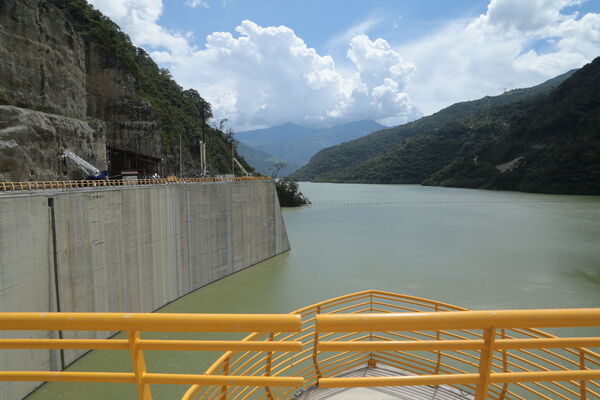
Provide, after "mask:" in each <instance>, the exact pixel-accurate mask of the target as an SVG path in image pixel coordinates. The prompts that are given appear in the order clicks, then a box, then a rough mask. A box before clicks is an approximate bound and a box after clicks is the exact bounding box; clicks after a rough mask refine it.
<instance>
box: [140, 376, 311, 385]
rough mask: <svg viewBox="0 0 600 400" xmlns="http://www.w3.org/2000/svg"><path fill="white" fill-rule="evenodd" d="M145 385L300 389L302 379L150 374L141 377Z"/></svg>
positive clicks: (302, 382)
mask: <svg viewBox="0 0 600 400" xmlns="http://www.w3.org/2000/svg"><path fill="white" fill-rule="evenodd" d="M142 380H143V382H144V383H146V384H175V385H181V384H189V385H193V384H196V385H216V386H221V385H229V386H281V387H302V385H304V378H302V377H280V376H233V375H192V374H150V373H146V374H144V377H143V379H142Z"/></svg>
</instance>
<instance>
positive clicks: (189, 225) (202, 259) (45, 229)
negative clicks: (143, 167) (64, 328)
mask: <svg viewBox="0 0 600 400" xmlns="http://www.w3.org/2000/svg"><path fill="white" fill-rule="evenodd" d="M289 249H290V245H289V241H288V237H287V233H286V230H285V225H284V223H283V218H282V215H281V209H280V207H279V201H278V200H277V194H276V192H275V188H274V186H273V183H272V182H269V181H265V182H215V183H199V184H170V185H156V186H137V187H130V188H106V189H101V190H98V189H95V190H73V191H62V192H50V191H44V192H37V193H28V194H20V195H0V312H27V311H40V312H43V311H71V312H101V311H105V312H151V311H154V310H156V309H157V308H160V307H162V306H163V305H165V304H167V303H168V302H170V301H173V300H175V299H177V298H179V297H181V296H183V295H185V294H187V293H189V292H191V291H193V290H195V289H198V288H200V287H202V286H204V285H207V284H209V283H211V282H214V281H215V280H217V279H220V278H223V277H225V276H227V275H229V274H232V273H234V272H237V271H239V270H241V269H244V268H246V267H249V266H251V265H253V264H256V263H258V262H261V261H263V260H266V259H268V258H270V257H273V256H275V255H277V254H280V253H282V252H285V251H288V250H289ZM110 334H112V332H104V333H89V332H64V333H62V336H63V337H64V338H92V337H95V338H100V337H107V336H109V335H110ZM34 335H37V336H36V337H40V338H50V337H56V335H57V333H50V332H39V333H37V334H36V333H34ZM0 337H2V338H9V337H12V338H26V337H33V336H32V332H28V333H27V336H25V335H24V334H23V333H21V332H3V331H0ZM81 354H82V352H81V351H75V350H66V351H64V353H63V354H62V355H61V354H60V353H58V352H57V351H55V350H35V351H29V350H11V351H6V350H2V351H1V352H0V370H46V371H47V370H57V369H60V368H61V366H64V365H68V364H69V363H71V362H72V361H74V360H75V359H76V358H77V357H79V356H80V355H81ZM35 386H37V384H35V383H34V384H32V383H28V382H11V383H7V382H0V392H1V393H3V396H6V397H3V399H4V398H6V399H7V400H17V399H20V398H22V397H23V396H25V395H26V394H27V393H28V392H30V391H31V390H32V389H33V388H34V387H35Z"/></svg>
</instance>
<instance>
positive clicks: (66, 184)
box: [0, 176, 272, 192]
mask: <svg viewBox="0 0 600 400" xmlns="http://www.w3.org/2000/svg"><path fill="white" fill-rule="evenodd" d="M271 179H272V178H271V177H268V176H242V177H239V176H238V177H231V178H228V177H207V178H149V179H127V180H122V179H97V180H66V181H25V182H0V192H16V191H32V190H48V189H72V188H88V187H114V186H124V185H126V186H140V185H172V184H177V183H179V184H181V183H206V182H251V181H270V180H271Z"/></svg>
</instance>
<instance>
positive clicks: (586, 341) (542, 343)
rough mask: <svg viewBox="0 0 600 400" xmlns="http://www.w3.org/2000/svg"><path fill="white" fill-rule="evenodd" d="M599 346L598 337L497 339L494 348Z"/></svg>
mask: <svg viewBox="0 0 600 400" xmlns="http://www.w3.org/2000/svg"><path fill="white" fill-rule="evenodd" d="M598 346H600V337H582V338H539V339H498V340H496V344H495V346H494V348H495V349H496V350H517V349H553V348H554V349H556V348H581V347H598Z"/></svg>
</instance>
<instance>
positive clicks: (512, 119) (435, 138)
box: [293, 58, 600, 194]
mask: <svg viewBox="0 0 600 400" xmlns="http://www.w3.org/2000/svg"><path fill="white" fill-rule="evenodd" d="M599 90H600V58H598V59H596V60H595V61H594V62H592V63H591V64H588V65H587V66H585V67H583V68H582V69H581V70H579V71H577V72H569V73H567V74H565V75H562V76H559V77H557V78H555V79H553V80H550V81H548V82H546V83H544V84H542V85H539V86H536V87H534V88H530V89H519V90H513V91H510V92H507V93H505V94H503V95H501V96H496V97H486V98H484V99H481V100H477V101H472V102H466V103H458V104H455V105H453V106H451V107H448V108H446V109H444V110H442V111H440V112H438V113H437V114H434V115H432V116H430V117H425V118H422V119H420V120H419V121H415V122H413V123H410V124H406V125H402V126H399V127H396V128H393V129H389V130H387V131H381V132H376V133H374V134H371V135H369V136H366V137H364V138H361V139H358V140H355V141H353V142H349V143H344V144H342V145H340V146H336V147H333V148H329V149H326V150H323V151H322V152H320V153H319V154H317V155H315V157H313V160H312V161H311V163H309V164H308V165H307V166H305V167H304V168H302V169H301V170H299V171H298V172H297V173H295V174H294V175H293V177H294V178H297V179H306V178H309V179H311V180H315V181H328V182H364V183H423V184H427V185H443V186H457V187H470V188H485V189H502V190H520V191H532V192H543V193H577V194H600V97H598V95H597V93H598V92H599ZM394 142H397V143H394ZM386 146H387V148H386Z"/></svg>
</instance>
